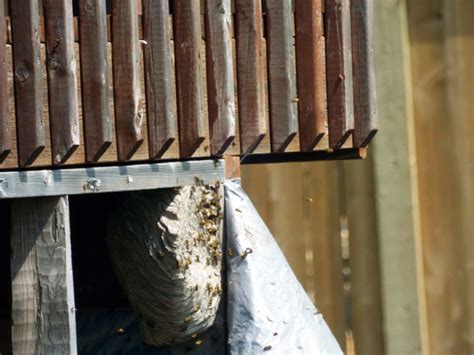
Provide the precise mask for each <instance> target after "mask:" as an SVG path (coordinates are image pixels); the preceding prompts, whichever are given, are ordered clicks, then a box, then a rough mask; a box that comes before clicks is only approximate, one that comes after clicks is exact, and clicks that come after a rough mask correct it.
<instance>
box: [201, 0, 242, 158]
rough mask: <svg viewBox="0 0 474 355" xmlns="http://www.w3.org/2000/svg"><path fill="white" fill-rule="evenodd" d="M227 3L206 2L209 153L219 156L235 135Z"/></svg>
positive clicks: (230, 30) (230, 34)
mask: <svg viewBox="0 0 474 355" xmlns="http://www.w3.org/2000/svg"><path fill="white" fill-rule="evenodd" d="M232 37H233V36H232V8H231V1H230V0H207V1H206V57H207V58H206V59H207V92H208V95H207V97H208V107H209V131H210V140H211V154H212V155H222V154H223V153H224V152H225V151H226V150H227V148H228V147H229V145H230V144H231V143H232V142H233V141H234V138H235V135H236V112H235V90H234V85H235V83H234V59H233V53H232V51H233V50H232Z"/></svg>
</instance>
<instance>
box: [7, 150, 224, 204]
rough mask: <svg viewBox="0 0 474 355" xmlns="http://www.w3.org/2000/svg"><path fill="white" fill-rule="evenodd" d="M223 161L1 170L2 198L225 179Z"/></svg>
mask: <svg viewBox="0 0 474 355" xmlns="http://www.w3.org/2000/svg"><path fill="white" fill-rule="evenodd" d="M225 169H226V164H225V161H224V160H223V159H220V160H197V161H184V162H167V163H155V164H139V165H122V166H107V167H91V168H74V169H71V168H69V169H67V168H65V169H55V170H28V171H10V172H0V199H11V198H21V197H40V196H61V195H82V194H90V193H105V192H122V191H137V190H152V189H162V188H173V187H179V186H184V185H192V184H194V183H195V179H196V178H199V179H200V180H202V181H203V182H204V183H206V184H211V183H215V182H216V181H224V180H225V179H226V171H225Z"/></svg>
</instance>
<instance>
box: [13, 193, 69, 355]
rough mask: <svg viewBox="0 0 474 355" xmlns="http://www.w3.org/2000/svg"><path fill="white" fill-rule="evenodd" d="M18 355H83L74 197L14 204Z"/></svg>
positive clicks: (17, 200)
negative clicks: (75, 277)
mask: <svg viewBox="0 0 474 355" xmlns="http://www.w3.org/2000/svg"><path fill="white" fill-rule="evenodd" d="M11 233H12V235H11V253H12V255H11V275H12V320H13V327H12V343H13V354H15V355H29V354H51V355H55V354H58V355H60V354H61V355H62V354H77V345H76V323H75V315H74V314H75V308H74V287H73V280H72V261H71V242H70V227H69V210H68V198H67V197H66V196H63V197H48V198H34V199H33V198H30V199H15V200H13V201H12V232H11Z"/></svg>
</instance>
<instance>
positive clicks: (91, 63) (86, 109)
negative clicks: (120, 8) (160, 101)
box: [79, 0, 112, 162]
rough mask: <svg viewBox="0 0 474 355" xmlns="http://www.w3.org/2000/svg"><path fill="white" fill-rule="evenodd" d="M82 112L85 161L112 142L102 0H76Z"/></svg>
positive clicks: (99, 155)
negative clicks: (79, 39) (77, 4)
mask: <svg viewBox="0 0 474 355" xmlns="http://www.w3.org/2000/svg"><path fill="white" fill-rule="evenodd" d="M79 16H80V18H79V31H80V38H81V41H80V42H81V43H80V50H81V77H82V81H81V84H82V86H81V90H82V115H83V118H82V119H83V121H84V142H85V150H86V161H87V162H95V161H98V160H99V159H100V157H101V156H102V155H103V154H104V152H105V151H106V150H107V148H108V147H109V146H110V144H111V143H112V124H111V119H110V112H109V79H108V63H107V19H106V16H107V9H106V5H105V1H90V0H80V1H79Z"/></svg>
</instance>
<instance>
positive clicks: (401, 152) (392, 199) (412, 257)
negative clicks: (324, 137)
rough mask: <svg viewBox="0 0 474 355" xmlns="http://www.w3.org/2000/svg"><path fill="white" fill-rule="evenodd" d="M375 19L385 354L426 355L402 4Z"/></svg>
mask: <svg viewBox="0 0 474 355" xmlns="http://www.w3.org/2000/svg"><path fill="white" fill-rule="evenodd" d="M374 17H375V28H377V31H375V36H374V48H375V52H376V53H377V56H376V58H375V60H376V65H375V67H376V70H377V71H376V80H377V88H378V108H379V110H380V111H379V118H380V121H379V124H380V131H379V135H378V137H377V139H375V140H374V142H373V144H372V150H373V153H374V179H375V181H376V185H375V201H376V206H377V216H378V221H377V234H378V236H379V246H380V261H381V278H382V300H383V313H384V314H383V319H384V336H385V348H386V349H385V351H386V354H388V355H392V354H393V355H395V354H396V355H398V354H420V353H426V354H429V351H428V350H427V349H425V347H424V345H423V343H424V342H423V336H422V331H421V329H422V326H421V323H420V322H421V321H422V320H423V318H424V316H423V312H424V300H423V298H422V297H421V295H422V293H421V292H420V291H419V290H421V289H423V288H424V285H423V284H422V283H421V282H422V281H423V278H422V277H421V275H422V271H421V270H420V269H419V267H420V265H419V263H418V262H417V260H419V259H418V258H419V255H420V248H419V245H418V243H417V240H418V238H419V233H420V225H419V210H418V195H417V190H418V184H417V176H416V157H415V141H414V122H413V111H412V108H413V107H412V101H411V96H410V94H409V93H410V69H409V65H410V63H409V42H408V32H407V31H408V28H407V23H406V3H405V1H398V2H387V1H377V2H375V16H374ZM387 83H390V85H387ZM394 136H396V137H397V144H393V140H392V139H393V137H394Z"/></svg>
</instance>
